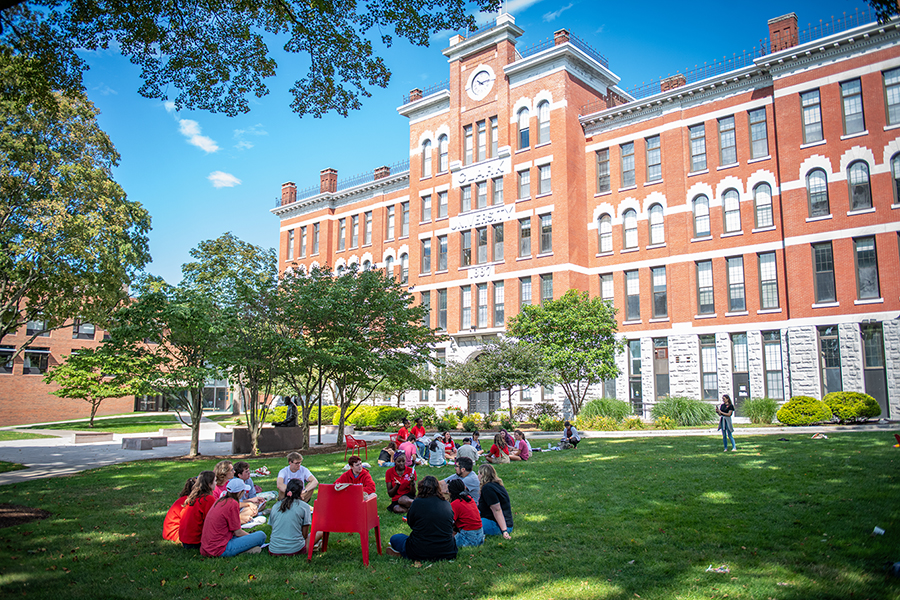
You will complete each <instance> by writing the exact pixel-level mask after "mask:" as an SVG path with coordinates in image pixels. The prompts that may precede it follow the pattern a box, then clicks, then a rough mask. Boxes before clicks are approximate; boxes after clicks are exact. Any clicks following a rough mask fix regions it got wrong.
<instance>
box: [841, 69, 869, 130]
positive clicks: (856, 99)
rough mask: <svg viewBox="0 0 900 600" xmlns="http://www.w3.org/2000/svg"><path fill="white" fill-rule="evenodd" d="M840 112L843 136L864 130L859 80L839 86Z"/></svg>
mask: <svg viewBox="0 0 900 600" xmlns="http://www.w3.org/2000/svg"><path fill="white" fill-rule="evenodd" d="M841 110H842V112H843V115H844V135H850V134H851V133H860V132H861V131H865V130H866V123H865V119H864V118H863V103H862V85H861V84H860V81H859V79H853V80H852V81H845V82H844V83H842V84H841Z"/></svg>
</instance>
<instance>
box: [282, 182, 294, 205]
mask: <svg viewBox="0 0 900 600" xmlns="http://www.w3.org/2000/svg"><path fill="white" fill-rule="evenodd" d="M296 201H297V184H296V183H294V182H293V181H288V182H287V183H282V184H281V205H282V206H284V205H285V204H290V203H291V202H296Z"/></svg>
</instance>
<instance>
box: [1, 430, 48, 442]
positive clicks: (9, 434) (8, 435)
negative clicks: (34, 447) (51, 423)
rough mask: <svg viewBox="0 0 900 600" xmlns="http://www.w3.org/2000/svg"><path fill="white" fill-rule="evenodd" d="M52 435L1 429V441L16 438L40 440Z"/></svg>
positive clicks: (10, 440)
mask: <svg viewBox="0 0 900 600" xmlns="http://www.w3.org/2000/svg"><path fill="white" fill-rule="evenodd" d="M52 437H53V436H52V435H42V434H40V433H25V432H24V431H0V442H12V441H15V440H39V439H44V438H52Z"/></svg>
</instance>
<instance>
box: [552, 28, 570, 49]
mask: <svg viewBox="0 0 900 600" xmlns="http://www.w3.org/2000/svg"><path fill="white" fill-rule="evenodd" d="M568 41H569V30H568V29H560V30H559V31H554V32H553V45H554V46H559V45H560V44H565V43H566V42H568Z"/></svg>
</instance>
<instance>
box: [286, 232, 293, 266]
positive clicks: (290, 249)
mask: <svg viewBox="0 0 900 600" xmlns="http://www.w3.org/2000/svg"><path fill="white" fill-rule="evenodd" d="M292 258H294V230H293V229H291V230H290V231H288V247H287V259H288V260H291V259H292Z"/></svg>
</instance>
